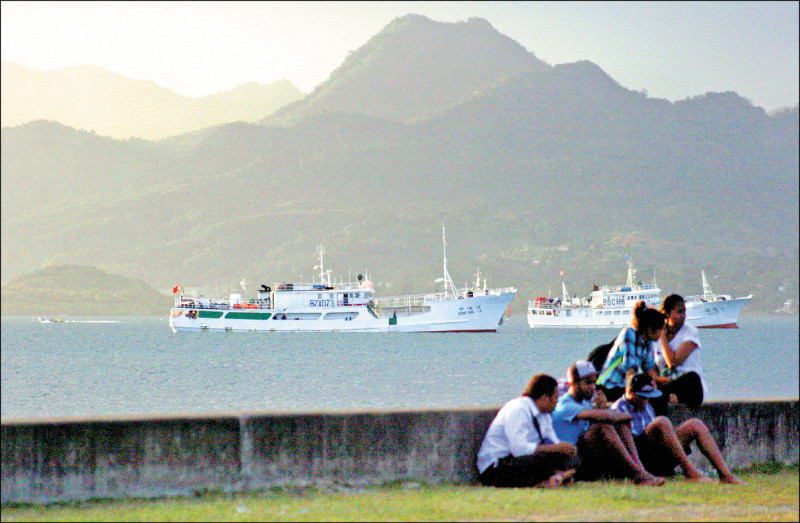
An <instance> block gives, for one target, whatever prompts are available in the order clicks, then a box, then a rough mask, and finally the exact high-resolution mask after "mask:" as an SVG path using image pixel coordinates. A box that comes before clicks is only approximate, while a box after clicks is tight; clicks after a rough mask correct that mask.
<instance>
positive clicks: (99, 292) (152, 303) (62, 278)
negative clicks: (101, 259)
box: [2, 265, 173, 316]
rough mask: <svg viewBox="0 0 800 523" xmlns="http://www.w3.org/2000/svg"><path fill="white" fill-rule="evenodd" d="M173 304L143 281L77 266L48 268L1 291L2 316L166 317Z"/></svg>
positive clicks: (93, 268) (26, 275)
mask: <svg viewBox="0 0 800 523" xmlns="http://www.w3.org/2000/svg"><path fill="white" fill-rule="evenodd" d="M172 303H173V300H172V298H171V297H169V296H165V295H163V294H161V293H159V292H157V291H156V290H155V289H153V288H152V287H150V286H149V285H147V284H146V283H145V282H143V281H142V280H137V279H134V278H126V277H124V276H118V275H115V274H109V273H107V272H105V271H102V270H100V269H97V268H95V267H83V266H77V265H58V266H51V267H47V268H45V269H41V270H38V271H36V272H33V273H30V274H25V275H23V276H20V277H18V278H16V279H14V280H13V281H11V282H9V284H8V285H5V286H3V288H2V314H3V315H21V316H24V315H34V316H54V315H65V314H69V315H100V316H121V315H150V314H161V315H165V314H167V312H168V311H169V308H170V307H171V306H172Z"/></svg>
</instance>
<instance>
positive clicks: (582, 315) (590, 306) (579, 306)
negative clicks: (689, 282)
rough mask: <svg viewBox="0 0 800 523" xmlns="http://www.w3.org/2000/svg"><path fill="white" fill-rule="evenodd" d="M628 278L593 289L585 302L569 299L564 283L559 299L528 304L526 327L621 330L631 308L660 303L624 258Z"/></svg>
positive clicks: (656, 292)
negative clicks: (640, 302)
mask: <svg viewBox="0 0 800 523" xmlns="http://www.w3.org/2000/svg"><path fill="white" fill-rule="evenodd" d="M625 261H626V263H627V265H628V278H627V281H626V283H625V285H603V286H602V287H598V286H597V285H595V286H593V289H592V292H591V294H590V295H589V298H588V299H587V298H570V297H569V293H567V288H566V285H564V283H563V282H562V283H561V289H562V296H561V297H560V298H547V297H544V296H540V297H538V298H536V299H535V300H531V301H529V302H528V325H529V326H530V327H531V328H537V327H558V328H576V329H579V328H593V329H594V328H601V327H616V328H621V327H624V326H625V325H630V323H631V315H632V311H633V306H634V305H635V304H636V302H637V301H640V300H641V301H644V302H645V303H646V304H647V305H648V306H649V307H657V306H658V305H659V304H660V303H661V289H659V288H658V285H657V284H656V282H655V278H654V281H653V283H652V284H645V283H642V282H641V281H637V280H636V269H634V268H633V263H632V262H631V260H630V259H629V258H628V257H627V256H626V257H625Z"/></svg>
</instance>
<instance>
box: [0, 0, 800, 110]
mask: <svg viewBox="0 0 800 523" xmlns="http://www.w3.org/2000/svg"><path fill="white" fill-rule="evenodd" d="M0 7H1V8H2V16H0V21H2V31H1V32H0V36H1V37H2V45H1V46H0V52H2V59H3V60H10V61H13V62H17V63H20V64H22V65H25V66H27V67H30V68H33V69H39V70H48V71H49V70H53V69H59V68H62V67H68V66H75V65H87V64H88V65H98V66H101V67H104V68H106V69H108V70H110V71H112V72H115V73H118V74H122V75H124V76H126V77H128V78H131V79H135V80H152V81H154V82H155V83H157V84H159V85H161V86H163V87H167V88H169V89H171V90H173V91H175V92H177V93H179V94H182V95H184V96H191V97H196V96H204V95H207V94H212V93H215V92H218V91H223V90H227V89H232V88H234V87H236V86H238V85H241V84H244V83H247V82H257V83H262V84H269V83H272V82H274V81H277V80H281V79H288V80H290V81H291V82H292V83H293V84H294V85H296V86H297V87H298V88H299V89H300V90H301V91H303V92H306V93H308V92H310V91H311V90H312V89H313V88H314V87H315V86H316V85H317V84H319V83H320V82H322V81H324V80H325V79H327V77H328V76H329V75H330V73H331V72H333V70H334V69H336V68H337V67H338V66H339V65H341V63H342V62H343V61H344V59H345V58H346V57H347V53H348V52H350V51H354V50H355V49H357V48H358V47H360V46H361V45H363V44H364V43H366V42H367V40H369V39H370V38H371V37H372V36H374V35H375V34H376V33H378V32H379V31H380V30H381V29H383V28H384V27H385V26H386V25H387V24H388V23H389V22H391V21H392V20H393V19H394V18H396V17H399V16H403V15H405V14H408V13H416V14H421V15H425V16H427V17H429V18H431V19H433V20H437V21H442V22H457V21H462V20H467V19H468V18H469V17H473V16H477V17H481V18H485V19H486V20H488V21H489V22H490V23H491V24H492V26H494V27H495V29H497V30H498V31H499V32H501V33H503V34H504V35H506V36H509V37H510V38H512V39H514V40H516V41H517V42H519V43H520V44H522V45H523V46H524V47H525V48H526V49H527V50H528V51H530V52H532V53H534V54H535V55H536V56H537V57H538V58H540V59H542V60H544V61H546V62H548V63H549V64H551V65H556V64H561V63H567V62H574V61H577V60H590V61H592V62H594V63H596V64H598V65H599V66H600V67H601V68H602V69H603V70H604V71H605V72H606V73H608V74H609V75H610V76H611V77H613V78H614V79H615V80H617V81H618V82H619V83H620V84H621V85H622V86H623V87H626V88H628V89H635V90H641V89H647V91H648V94H649V96H651V97H656V98H666V99H668V100H670V101H675V100H681V99H684V98H686V97H690V96H696V95H700V94H704V93H706V92H709V91H713V92H721V91H735V92H737V93H738V94H739V95H741V96H743V97H745V98H748V99H749V100H751V101H752V102H753V104H754V105H756V106H759V107H763V108H764V109H765V110H767V111H770V110H773V109H775V108H778V107H781V106H792V107H793V106H795V105H796V104H797V103H798V76H800V71H799V66H798V41H799V40H800V38H799V37H798V26H799V25H800V20H799V19H798V2H663V3H661V2H641V3H638V2H597V3H593V2H553V3H550V2H61V1H58V2H36V1H7V0H3V1H2V3H1V4H0Z"/></svg>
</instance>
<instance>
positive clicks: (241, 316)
mask: <svg viewBox="0 0 800 523" xmlns="http://www.w3.org/2000/svg"><path fill="white" fill-rule="evenodd" d="M271 316H272V313H269V312H229V313H228V314H226V315H225V319H226V320H268V319H270V317H271Z"/></svg>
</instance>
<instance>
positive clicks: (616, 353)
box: [597, 301, 664, 402]
mask: <svg viewBox="0 0 800 523" xmlns="http://www.w3.org/2000/svg"><path fill="white" fill-rule="evenodd" d="M663 328H664V314H662V313H661V311H658V310H656V309H653V308H650V307H648V306H647V304H646V303H645V302H644V301H639V302H636V305H634V307H633V319H632V320H631V325H630V326H628V327H625V328H624V329H622V330H621V331H620V333H619V334H618V335H617V338H616V339H615V340H614V343H613V344H612V346H611V348H610V350H609V351H608V355H607V356H606V359H605V361H604V362H603V365H602V367H601V368H600V375H599V376H598V378H597V386H598V388H599V389H600V390H602V391H603V393H604V394H605V396H606V399H608V401H612V402H613V401H616V400H617V399H619V398H621V397H622V396H623V395H624V394H625V380H626V379H627V376H628V374H634V373H638V372H646V373H648V374H650V375H651V376H652V377H653V378H654V379H655V378H656V377H657V376H658V368H657V366H656V361H655V356H654V347H653V345H654V343H655V342H657V341H658V339H659V338H661V333H662V330H663Z"/></svg>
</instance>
